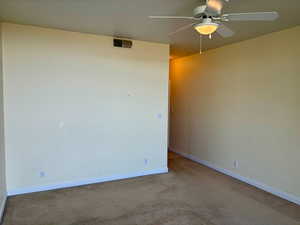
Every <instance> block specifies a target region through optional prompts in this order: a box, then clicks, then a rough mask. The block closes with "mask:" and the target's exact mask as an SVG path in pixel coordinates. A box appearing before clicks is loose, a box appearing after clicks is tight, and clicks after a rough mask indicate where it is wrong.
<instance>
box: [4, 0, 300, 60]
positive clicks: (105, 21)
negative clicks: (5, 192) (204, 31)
mask: <svg viewBox="0 0 300 225" xmlns="http://www.w3.org/2000/svg"><path fill="white" fill-rule="evenodd" d="M203 2H205V1H204V0H202V1H201V0H0V18H1V20H2V21H7V22H14V23H21V24H31V25H37V26H42V27H51V28H59V29H64V30H70V31H78V32H86V33H94V34H103V35H110V36H121V37H127V38H132V39H136V40H145V41H154V42H161V43H170V44H171V55H172V56H174V57H180V56H185V55H189V54H193V53H196V52H198V51H199V35H197V33H196V31H194V30H193V29H192V28H191V29H188V30H186V31H183V32H181V33H179V34H177V35H174V36H172V37H168V33H169V32H171V31H174V30H175V29H177V28H178V27H180V26H182V25H185V24H186V23H188V22H189V21H178V20H176V21H171V20H170V21H165V22H163V21H157V20H156V21H153V20H150V19H148V16H149V15H181V16H191V15H192V10H193V8H195V7H196V6H198V5H200V4H201V3H203ZM274 10H275V11H278V12H279V14H280V18H279V19H278V20H277V21H275V22H231V23H229V24H228V27H230V28H232V29H233V30H234V31H235V32H236V34H235V36H234V37H231V38H227V39H223V38H221V37H219V36H218V35H217V34H216V35H215V36H214V37H213V40H209V39H207V38H206V39H205V40H204V43H203V44H204V47H205V49H211V48H216V47H220V46H223V45H226V44H230V43H234V42H238V41H241V40H245V39H249V38H253V37H256V36H260V35H263V34H266V33H270V32H274V31H278V30H282V29H285V28H289V27H293V26H296V25H300V0H230V2H229V3H226V5H225V7H224V10H223V11H224V12H225V13H228V12H251V11H274Z"/></svg>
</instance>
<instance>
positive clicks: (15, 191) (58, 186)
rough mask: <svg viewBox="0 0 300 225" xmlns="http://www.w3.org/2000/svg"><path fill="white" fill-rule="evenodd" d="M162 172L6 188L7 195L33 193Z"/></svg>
mask: <svg viewBox="0 0 300 225" xmlns="http://www.w3.org/2000/svg"><path fill="white" fill-rule="evenodd" d="M162 173H168V168H161V169H156V170H148V171H143V172H137V173H131V174H121V175H116V176H109V177H100V178H92V179H86V180H81V181H71V182H64V183H59V184H51V185H45V186H35V187H29V188H19V189H13V190H8V191H7V195H8V196H13V195H20V194H27V193H33V192H41V191H49V190H55V189H61V188H69V187H76V186H82V185H87V184H95V183H102V182H107V181H115V180H123V179H128V178H134V177H141V176H147V175H154V174H162Z"/></svg>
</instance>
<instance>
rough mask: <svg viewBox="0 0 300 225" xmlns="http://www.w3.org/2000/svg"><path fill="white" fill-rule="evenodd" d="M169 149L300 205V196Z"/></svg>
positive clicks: (172, 149) (173, 150)
mask: <svg viewBox="0 0 300 225" xmlns="http://www.w3.org/2000/svg"><path fill="white" fill-rule="evenodd" d="M169 150H170V151H172V152H175V153H177V154H179V155H181V156H183V157H185V158H187V159H190V160H192V161H194V162H197V163H199V164H202V165H204V166H207V167H209V168H211V169H213V170H216V171H218V172H220V173H223V174H226V175H228V176H231V177H233V178H235V179H238V180H240V181H243V182H245V183H247V184H250V185H252V186H255V187H257V188H259V189H262V190H264V191H266V192H269V193H271V194H273V195H276V196H278V197H280V198H283V199H285V200H288V201H290V202H293V203H296V204H297V205H300V197H297V196H294V195H291V194H288V193H286V192H283V191H280V190H278V189H276V188H273V187H270V186H268V185H266V184H263V183H261V182H259V181H256V180H253V179H250V178H247V177H243V176H241V175H239V174H236V173H234V172H232V171H230V170H227V169H223V168H220V167H217V166H215V165H213V164H212V163H210V162H208V161H205V160H201V159H198V158H197V157H195V156H193V155H190V154H186V153H182V152H179V151H176V150H175V149H174V148H169Z"/></svg>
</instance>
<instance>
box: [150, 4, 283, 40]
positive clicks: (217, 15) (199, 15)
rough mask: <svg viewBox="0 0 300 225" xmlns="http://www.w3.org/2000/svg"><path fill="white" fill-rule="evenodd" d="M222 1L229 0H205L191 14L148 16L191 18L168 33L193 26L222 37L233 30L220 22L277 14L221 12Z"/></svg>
mask: <svg viewBox="0 0 300 225" xmlns="http://www.w3.org/2000/svg"><path fill="white" fill-rule="evenodd" d="M223 1H226V2H228V1H229V0H206V5H201V6H198V7H196V8H195V9H194V12H193V16H192V17H189V16H149V18H151V19H185V20H192V21H193V23H190V24H188V25H186V26H183V27H180V28H179V29H177V30H175V31H174V32H172V33H169V35H174V34H176V33H178V32H180V31H183V30H185V29H188V28H190V27H194V29H195V30H196V31H197V32H198V33H199V34H200V35H209V37H210V38H211V35H212V34H213V33H214V32H217V33H218V34H219V35H221V36H222V37H224V38H228V37H231V36H233V35H234V32H233V31H232V30H231V29H229V28H228V27H227V26H225V25H224V24H223V23H222V22H231V21H273V20H276V19H277V18H278V17H279V15H278V13H277V12H250V13H228V14H222V8H223Z"/></svg>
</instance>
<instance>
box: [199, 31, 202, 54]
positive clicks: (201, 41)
mask: <svg viewBox="0 0 300 225" xmlns="http://www.w3.org/2000/svg"><path fill="white" fill-rule="evenodd" d="M199 53H200V54H202V35H200V52H199Z"/></svg>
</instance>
